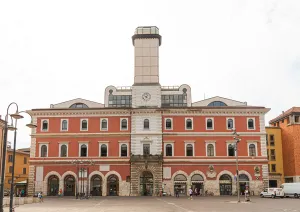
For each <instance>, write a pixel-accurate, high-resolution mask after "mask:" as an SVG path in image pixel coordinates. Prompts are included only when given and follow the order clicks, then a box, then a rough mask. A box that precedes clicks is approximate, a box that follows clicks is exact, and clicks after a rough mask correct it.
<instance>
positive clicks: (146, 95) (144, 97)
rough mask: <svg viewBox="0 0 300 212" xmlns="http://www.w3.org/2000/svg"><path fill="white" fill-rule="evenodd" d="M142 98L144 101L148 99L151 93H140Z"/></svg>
mask: <svg viewBox="0 0 300 212" xmlns="http://www.w3.org/2000/svg"><path fill="white" fill-rule="evenodd" d="M142 98H143V100H144V101H149V100H150V99H151V95H150V93H144V94H143V95H142Z"/></svg>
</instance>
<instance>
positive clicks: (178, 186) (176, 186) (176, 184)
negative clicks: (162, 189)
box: [171, 170, 190, 195]
mask: <svg viewBox="0 0 300 212" xmlns="http://www.w3.org/2000/svg"><path fill="white" fill-rule="evenodd" d="M180 176H183V177H185V178H186V179H183V177H180ZM176 178H180V180H179V179H176ZM181 178H182V179H181ZM171 179H172V187H171V189H172V190H171V191H172V193H173V194H175V193H176V192H175V191H176V190H177V191H178V193H179V194H181V195H187V194H188V186H190V177H189V175H188V174H187V173H186V172H184V171H181V170H179V171H177V172H175V173H174V174H173V175H172V178H171Z"/></svg>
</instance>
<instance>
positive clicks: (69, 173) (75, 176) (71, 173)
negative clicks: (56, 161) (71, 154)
mask: <svg viewBox="0 0 300 212" xmlns="http://www.w3.org/2000/svg"><path fill="white" fill-rule="evenodd" d="M68 175H72V176H73V177H74V178H75V181H77V175H76V174H75V173H74V172H72V171H66V172H65V173H63V175H62V176H61V179H62V180H63V181H65V178H66V176H68Z"/></svg>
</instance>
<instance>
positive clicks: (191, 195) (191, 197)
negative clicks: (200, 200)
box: [189, 188, 193, 200]
mask: <svg viewBox="0 0 300 212" xmlns="http://www.w3.org/2000/svg"><path fill="white" fill-rule="evenodd" d="M189 194H190V200H193V189H192V188H190V189H189Z"/></svg>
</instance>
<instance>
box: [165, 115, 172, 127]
mask: <svg viewBox="0 0 300 212" xmlns="http://www.w3.org/2000/svg"><path fill="white" fill-rule="evenodd" d="M165 122H166V130H171V129H172V119H170V118H167V119H165Z"/></svg>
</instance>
